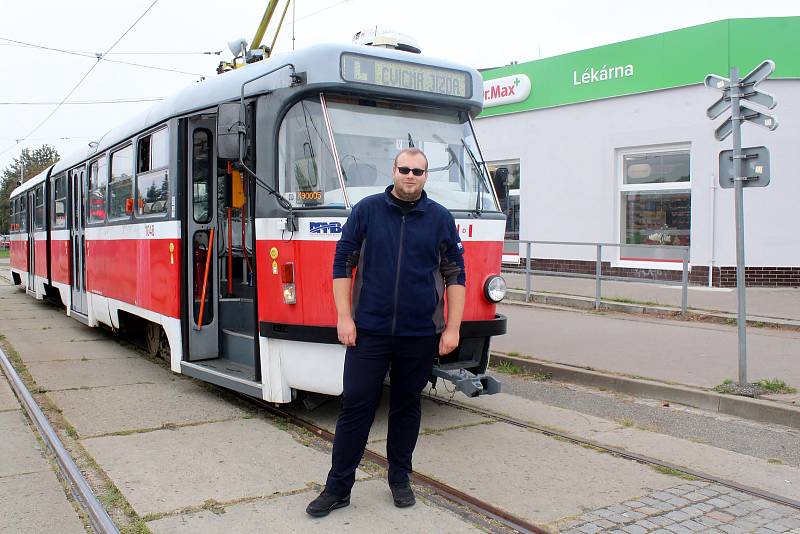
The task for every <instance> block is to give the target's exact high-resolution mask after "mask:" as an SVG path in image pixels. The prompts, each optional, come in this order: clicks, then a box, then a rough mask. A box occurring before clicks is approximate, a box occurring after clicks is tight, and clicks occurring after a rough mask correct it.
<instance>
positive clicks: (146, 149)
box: [136, 128, 169, 217]
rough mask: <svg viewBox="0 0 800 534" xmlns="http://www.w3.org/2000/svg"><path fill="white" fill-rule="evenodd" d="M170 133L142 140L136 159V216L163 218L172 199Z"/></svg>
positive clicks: (163, 132)
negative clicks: (170, 197) (169, 170)
mask: <svg viewBox="0 0 800 534" xmlns="http://www.w3.org/2000/svg"><path fill="white" fill-rule="evenodd" d="M168 164H169V130H168V129H167V128H162V129H161V130H158V131H157V132H153V133H152V134H150V135H148V136H146V137H142V138H141V139H139V142H138V149H137V157H136V216H137V217H147V216H149V215H163V214H164V213H166V212H167V202H168V200H169V178H168V174H167V165H168Z"/></svg>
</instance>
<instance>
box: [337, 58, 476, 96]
mask: <svg viewBox="0 0 800 534" xmlns="http://www.w3.org/2000/svg"><path fill="white" fill-rule="evenodd" d="M342 78H343V79H344V80H345V81H348V82H358V83H367V84H371V85H380V86H383V87H394V88H397V89H408V90H411V91H423V92H426V93H435V94H438V95H447V96H458V97H461V98H470V97H471V96H472V83H471V82H472V80H471V76H470V75H469V73H468V72H463V71H459V70H454V69H446V68H444V67H430V66H427V65H418V64H415V63H409V62H406V61H396V60H392V59H384V58H376V57H369V56H362V55H358V54H342Z"/></svg>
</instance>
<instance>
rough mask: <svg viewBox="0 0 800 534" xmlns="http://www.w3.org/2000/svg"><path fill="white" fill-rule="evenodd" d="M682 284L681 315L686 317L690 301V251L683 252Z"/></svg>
mask: <svg viewBox="0 0 800 534" xmlns="http://www.w3.org/2000/svg"><path fill="white" fill-rule="evenodd" d="M681 283H682V284H683V286H682V287H681V315H683V316H684V317H686V309H687V308H688V302H687V301H688V300H689V249H688V248H687V249H685V250H684V251H683V278H682V281H681Z"/></svg>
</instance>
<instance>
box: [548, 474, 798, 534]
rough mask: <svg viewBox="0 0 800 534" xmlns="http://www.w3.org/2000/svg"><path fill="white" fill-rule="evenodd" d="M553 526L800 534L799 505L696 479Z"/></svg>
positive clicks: (571, 531) (587, 531)
mask: <svg viewBox="0 0 800 534" xmlns="http://www.w3.org/2000/svg"><path fill="white" fill-rule="evenodd" d="M554 526H555V528H556V529H558V531H559V532H561V533H563V534H594V533H595V532H611V533H615V534H643V533H645V532H655V533H658V534H683V533H689V532H703V533H705V532H715V533H726V534H739V533H744V532H756V533H759V534H774V533H777V532H790V533H792V534H800V510H795V509H794V508H790V507H788V506H784V505H782V504H777V503H773V502H769V501H765V500H764V499H760V498H757V497H754V496H752V495H748V494H746V493H742V492H739V491H736V490H732V489H730V488H726V487H724V486H720V485H718V484H712V483H709V482H703V481H695V480H692V481H686V482H684V483H683V484H680V485H678V486H675V487H672V488H668V489H665V490H662V491H654V492H652V493H650V494H648V495H645V496H642V497H639V498H637V499H636V500H633V501H626V502H624V503H621V504H615V505H613V506H606V507H604V508H599V509H597V510H591V511H588V512H586V513H584V514H583V515H581V516H579V517H577V518H575V519H572V520H569V521H563V522H562V521H559V522H558V523H556V524H555V525H554Z"/></svg>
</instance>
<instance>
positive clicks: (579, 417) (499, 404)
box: [437, 393, 620, 436]
mask: <svg viewBox="0 0 800 534" xmlns="http://www.w3.org/2000/svg"><path fill="white" fill-rule="evenodd" d="M437 398H439V399H443V400H446V399H447V398H449V395H447V396H444V395H439V396H438V397H437ZM455 400H456V401H457V402H459V403H460V404H465V405H467V406H472V407H474V408H478V409H481V410H486V411H488V412H493V413H496V414H498V415H506V416H508V417H511V418H514V419H519V420H520V421H525V422H527V423H531V424H535V425H539V426H543V427H547V428H552V429H559V430H567V429H568V430H569V432H572V433H578V432H581V433H582V435H586V436H590V435H591V434H593V433H597V432H606V431H609V430H613V429H615V428H620V425H619V424H617V423H615V422H614V421H609V420H608V419H602V418H600V417H594V416H592V415H587V414H582V413H579V412H575V411H573V410H565V409H563V408H559V407H557V406H549V405H547V404H544V403H542V402H539V401H534V400H529V399H524V398H522V397H516V396H514V395H508V394H506V393H497V394H495V395H484V396H482V397H475V398H467V397H465V396H464V395H458V396H457V397H456V398H455Z"/></svg>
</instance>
